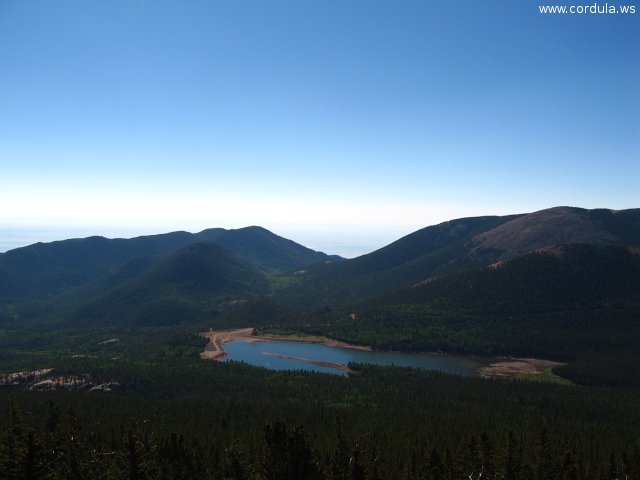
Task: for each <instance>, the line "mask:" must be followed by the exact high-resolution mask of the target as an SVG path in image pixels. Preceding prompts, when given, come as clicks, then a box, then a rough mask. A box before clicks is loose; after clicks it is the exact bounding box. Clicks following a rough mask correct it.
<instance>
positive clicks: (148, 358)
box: [0, 208, 640, 480]
mask: <svg viewBox="0 0 640 480" xmlns="http://www.w3.org/2000/svg"><path fill="white" fill-rule="evenodd" d="M563 215H564V216H565V217H563ZM639 216H640V211H638V210H629V211H623V212H611V211H605V210H593V211H587V210H580V209H569V208H559V209H553V211H550V212H538V213H537V214H532V215H516V216H511V217H480V218H471V219H460V220H454V221H451V222H446V223H444V224H441V225H437V226H434V227H428V228H426V229H423V230H420V231H418V232H416V233H414V234H412V235H408V236H407V237H405V238H403V239H400V240H398V241H397V242H395V243H393V244H391V245H389V246H388V247H385V248H383V249H381V250H379V251H377V252H373V253H371V254H369V255H365V256H363V257H360V258H357V259H354V260H347V261H338V260H340V259H336V258H330V257H327V256H326V255H324V254H320V253H318V252H313V251H310V250H308V249H305V248H304V247H301V246H299V245H297V244H294V243H293V242H290V241H288V240H285V239H282V238H280V237H277V236H275V235H273V234H270V233H269V232H267V231H266V230H264V229H261V228H259V227H249V228H247V229H240V230H235V231H226V230H222V229H213V230H206V231H204V232H201V233H200V234H196V235H192V234H188V233H185V232H176V233H172V234H167V235H159V236H155V237H140V238H138V239H131V240H106V239H103V238H98V237H93V238H89V239H80V240H69V241H65V242H54V243H51V244H38V245H34V246H31V247H26V248H24V249H18V250H15V251H12V252H8V253H5V254H2V255H0V328H1V329H0V373H1V374H2V375H0V380H2V383H3V384H6V383H12V382H17V383H18V384H17V385H14V386H8V385H2V386H0V406H2V405H5V407H4V408H0V478H12V479H13V478H34V479H35V478H50V479H63V478H64V479H66V478H73V479H75V478H87V479H91V478H172V479H178V478H197V479H206V478H215V479H254V480H255V479H257V480H262V479H276V478H277V479H288V478H290V479H332V480H333V479H342V480H344V479H350V480H354V479H365V478H369V479H376V478H377V479H398V478H402V479H411V480H436V479H451V480H453V479H456V480H458V479H460V478H472V479H473V480H477V479H478V478H482V479H485V478H505V479H510V480H529V479H532V478H535V479H541V480H546V479H548V480H556V479H557V480H568V479H597V480H612V479H617V478H629V479H638V478H640V437H639V436H638V432H639V431H640V403H638V401H637V399H638V398H639V394H640V374H639V373H638V371H637V364H638V363H640V340H639V339H640V321H639V320H640V318H639V317H638V312H639V311H640V290H638V287H637V286H638V285H640V256H639V255H638V254H637V252H638V249H637V245H639V244H640V221H639V220H640V219H639V218H638V217H639ZM522 225H526V226H527V227H531V229H530V230H529V229H523V228H520V227H522ZM559 225H560V226H567V225H569V226H572V227H571V228H575V229H576V230H575V231H574V230H563V229H562V228H560V227H559ZM569 237H576V238H580V239H585V240H584V241H585V242H586V244H584V245H576V244H572V245H564V246H562V245H557V244H555V243H554V244H549V243H545V241H548V239H558V238H569ZM211 242H213V243H211ZM629 245H631V246H633V245H636V247H634V248H631V247H629ZM521 246H526V248H527V249H529V250H527V252H530V249H541V250H537V251H534V252H530V253H526V252H521V251H519V250H518V248H520V247H521ZM508 253H513V255H514V256H513V258H510V259H508V260H506V261H505V259H506V257H507V256H508V255H507V254H508ZM525 253H526V254H525ZM330 260H331V261H330ZM494 262H495V264H494ZM313 263H315V265H311V264H313ZM490 264H493V265H491V266H490ZM296 270H304V272H300V271H298V272H296V273H293V272H294V271H296ZM246 326H252V327H256V328H257V329H259V331H260V332H267V333H271V334H275V335H285V336H289V337H292V336H294V335H299V334H302V335H307V336H316V335H317V336H327V337H331V338H336V339H338V340H343V341H347V342H350V343H361V344H368V345H372V346H374V347H375V348H378V349H393V350H404V351H413V350H415V351H437V350H443V351H451V352H460V353H470V354H487V355H497V354H501V355H512V356H538V357H543V358H548V359H558V360H562V361H563V362H564V363H563V365H561V366H558V367H556V368H554V369H553V370H552V371H551V370H549V371H546V372H544V373H542V374H540V375H535V376H523V378H522V380H523V381H499V380H484V379H480V378H460V377H456V376H450V375H444V374H440V373H435V372H425V371H417V370H411V369H399V368H382V367H371V366H363V365H351V367H352V368H353V369H354V370H355V371H356V372H355V373H354V374H353V375H350V376H349V377H347V378H344V377H340V376H332V375H321V374H315V373H308V372H307V373H305V372H275V371H268V370H263V369H259V368H253V367H249V366H247V365H243V364H237V363H234V362H230V363H224V364H220V363H215V362H210V361H203V360H200V359H199V353H200V352H201V351H202V349H203V348H204V345H205V339H203V338H201V337H199V336H197V335H196V334H197V332H200V331H204V330H207V329H208V328H209V327H213V328H232V327H246ZM49 368H52V369H54V370H53V372H49V373H39V374H38V375H40V376H37V375H36V374H34V373H25V374H24V375H22V376H20V377H19V378H18V376H8V375H7V374H10V373H16V372H34V371H36V370H39V371H41V372H42V370H43V369H49ZM42 375H50V376H51V377H47V378H48V380H45V381H44V382H42V381H41V380H42V378H45V377H42ZM560 377H562V378H560ZM16 378H18V379H17V380H16ZM567 380H570V381H571V382H572V383H573V385H571V386H567V385H566V384H565V383H566V382H567ZM47 381H49V383H47ZM20 382H22V384H20ZM55 382H58V383H64V384H65V385H66V387H65V388H64V389H62V390H56V391H39V389H41V388H44V387H46V386H47V385H51V384H52V383H55ZM92 386H94V387H95V388H94V389H93V390H92V391H91V390H90V388H91V387H92ZM28 389H33V391H27V390H28ZM109 390H113V391H109Z"/></svg>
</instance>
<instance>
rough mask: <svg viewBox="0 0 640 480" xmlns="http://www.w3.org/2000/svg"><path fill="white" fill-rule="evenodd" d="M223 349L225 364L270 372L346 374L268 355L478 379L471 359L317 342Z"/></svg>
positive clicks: (238, 345) (227, 345)
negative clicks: (425, 371) (240, 364)
mask: <svg viewBox="0 0 640 480" xmlns="http://www.w3.org/2000/svg"><path fill="white" fill-rule="evenodd" d="M224 349H225V350H226V351H227V352H228V355H227V357H225V361H235V362H245V363H248V364H250V365H257V366H259V367H264V368H269V369H272V370H309V371H313V372H322V373H333V374H338V375H346V374H347V373H346V372H344V371H342V370H339V369H336V368H332V367H326V366H324V365H315V364H313V363H309V362H304V361H300V360H291V359H285V358H278V357H274V356H272V355H268V354H267V353H275V354H278V355H285V356H287V357H298V358H306V359H309V360H317V361H323V362H331V363H340V364H343V365H347V364H349V363H370V364H374V365H395V366H399V367H414V368H421V369H424V370H439V371H442V372H446V373H455V374H458V375H464V376H468V377H471V376H477V372H476V368H477V367H478V366H479V363H478V362H477V361H475V360H474V359H472V358H469V357H461V356H455V355H429V354H425V353H397V352H374V351H364V350H354V349H350V348H337V347H330V346H328V345H322V344H317V343H298V342H245V341H242V340H235V341H233V342H229V343H225V344H224Z"/></svg>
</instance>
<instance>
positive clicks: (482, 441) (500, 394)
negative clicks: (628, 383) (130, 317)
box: [0, 327, 640, 480]
mask: <svg viewBox="0 0 640 480" xmlns="http://www.w3.org/2000/svg"><path fill="white" fill-rule="evenodd" d="M67 333H68V332H67ZM29 337H35V335H25V334H24V333H14V334H5V336H4V337H3V344H2V346H3V347H4V346H7V345H18V346H19V348H24V347H26V348H30V347H31V346H35V345H33V344H29V341H30V340H28V338H29ZM113 338H117V339H118V341H117V342H110V343H104V342H105V340H109V339H113ZM21 339H22V343H21ZM31 341H32V342H33V343H34V344H39V345H40V355H39V356H36V357H38V358H36V357H34V358H33V359H32V360H31V362H32V363H31V364H32V365H33V366H35V367H53V368H55V369H56V371H58V372H59V373H61V374H63V373H64V374H66V375H71V374H82V373H87V372H90V374H91V376H92V377H94V380H95V382H103V381H117V382H118V383H119V386H117V387H114V388H115V391H114V392H111V393H105V392H92V393H87V392H86V391H83V390H78V391H52V392H25V391H23V390H22V388H17V387H13V388H9V387H4V388H3V389H1V390H0V406H2V408H1V409H0V430H2V432H3V433H2V441H1V442H0V445H1V447H0V471H3V472H14V474H16V475H18V474H19V472H25V471H26V469H27V468H31V469H36V468H37V469H39V470H38V471H39V472H40V474H39V475H42V477H39V476H34V477H32V478H49V477H47V475H53V478H130V476H131V475H134V473H135V472H138V473H135V474H136V475H138V474H139V475H140V477H138V478H166V475H168V474H167V473H163V472H174V475H175V477H171V476H169V477H168V478H229V479H232V478H233V479H235V478H259V479H267V478H326V479H333V478H349V479H351V478H371V476H374V478H380V479H395V478H414V479H432V478H452V479H454V478H455V479H457V478H464V477H467V476H468V475H469V474H471V473H474V475H475V474H477V473H478V472H479V471H480V470H482V469H483V468H484V471H485V472H487V471H491V472H493V471H495V473H497V474H499V475H505V476H506V475H507V472H511V473H510V475H512V476H511V477H509V478H514V479H523V480H524V479H528V478H532V472H534V473H533V475H534V477H535V475H536V474H535V472H537V471H539V470H540V469H543V470H545V471H547V469H548V471H549V472H551V473H549V474H548V475H549V476H546V477H536V478H549V479H555V478H557V479H562V478H566V477H567V476H570V475H574V477H575V478H596V479H600V478H603V479H609V478H611V479H612V478H615V477H609V476H607V475H609V473H610V471H612V470H611V469H612V468H613V469H614V471H615V472H616V474H623V473H625V474H628V475H630V477H629V478H637V475H638V473H639V472H638V467H639V464H638V461H639V460H640V457H639V456H638V452H639V451H640V443H639V442H640V439H639V438H638V436H637V432H638V429H639V428H640V405H638V402H637V401H636V400H637V395H638V391H637V390H634V389H625V388H616V389H610V388H595V387H565V386H562V385H552V384H538V383H533V382H524V381H522V382H519V381H511V382H508V381H495V380H483V379H469V378H460V377H456V376H450V375H444V374H440V373H436V372H425V371H418V370H411V369H399V368H379V367H371V366H359V367H357V368H358V370H359V371H358V374H357V375H354V376H351V377H348V378H344V377H340V376H333V375H321V374H314V373H308V372H275V371H269V370H264V369H259V368H253V367H248V366H245V365H242V364H235V363H225V364H219V363H215V362H209V361H202V360H200V359H199V358H198V352H199V351H200V350H201V348H202V347H203V344H204V340H203V339H201V338H199V337H197V336H195V335H194V334H193V332H190V331H188V330H186V329H184V327H181V328H176V327H172V328H154V329H140V330H137V329H128V330H124V329H109V330H104V331H101V332H95V333H94V332H91V331H89V330H87V331H83V332H76V334H75V335H74V336H67V335H66V334H65V332H61V333H55V332H51V333H48V334H42V337H41V338H40V339H39V340H36V339H35V338H34V339H33V340H31ZM56 352H57V353H56ZM62 352H65V353H62ZM71 352H73V353H74V354H78V353H80V354H87V355H93V356H95V357H97V358H86V357H84V358H83V357H76V358H71V356H70V355H69V354H70V353H71ZM115 357H119V358H118V359H117V360H112V358H115ZM17 361H18V360H17V358H13V359H9V360H7V361H6V362H3V363H2V371H4V372H7V371H8V366H9V365H10V366H12V367H14V366H16V362H17ZM13 398H15V401H14V400H13ZM50 402H51V403H50ZM70 452H73V455H68V453H70ZM276 452H278V454H276ZM509 452H511V453H509ZM276 457H277V461H276ZM67 462H70V463H67ZM33 471H35V470H33ZM16 472H18V473H16ZM132 472H134V473H132ZM296 472H305V473H303V474H302V473H296ZM34 475H35V474H34ZM55 475H57V477H55ZM78 475H79V476H78ZM163 475H165V477H163ZM13 478H19V477H13ZM474 478H475V476H474Z"/></svg>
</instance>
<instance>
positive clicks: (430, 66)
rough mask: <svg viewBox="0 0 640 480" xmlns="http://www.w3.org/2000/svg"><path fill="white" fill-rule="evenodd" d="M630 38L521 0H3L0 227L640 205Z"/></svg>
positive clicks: (304, 230) (595, 19) (346, 236)
mask: <svg viewBox="0 0 640 480" xmlns="http://www.w3.org/2000/svg"><path fill="white" fill-rule="evenodd" d="M639 51H640V29H638V28H637V15H542V14H540V13H539V11H538V8H537V5H536V4H533V3H531V2H529V1H525V0H518V1H515V0H490V1H487V2H478V1H477V0H460V1H458V2H455V3H450V2H424V1H418V0H409V1H407V2H402V3H401V4H398V3H395V2H385V1H379V0H373V1H371V0H366V1H365V0H355V1H353V2H340V1H333V0H326V1H323V2H297V1H293V0H276V1H273V2H262V1H257V0H240V1H237V2H218V1H205V0H192V1H190V2H176V1H171V0H154V1H151V0H140V1H138V2H134V3H131V2H129V1H124V0H114V1H110V2H78V1H75V0H60V1H57V2H55V3H51V2H44V1H38V0H36V1H30V2H0V69H1V71H2V72H3V74H2V75H0V105H1V107H2V115H0V167H1V171H2V175H0V229H2V230H11V229H13V230H14V237H15V235H18V236H19V230H20V229H23V230H24V229H25V228H26V227H29V228H31V227H35V228H39V229H44V230H47V229H51V228H52V227H55V228H58V227H64V228H67V229H70V230H76V231H81V232H87V233H100V232H101V231H107V232H109V231H112V230H113V229H117V230H119V231H135V232H140V233H150V232H153V233H159V232H162V231H171V230H188V231H197V230H198V229H204V228H209V227H224V228H238V227H242V226H246V225H261V226H264V227H265V228H268V229H269V230H272V231H274V232H275V233H277V234H279V235H282V236H287V237H291V238H292V239H294V240H296V241H299V242H300V243H303V244H305V245H307V246H310V247H311V248H314V249H319V250H327V249H329V250H330V249H332V248H338V249H340V248H342V249H344V251H345V252H346V251H349V252H351V255H352V256H353V255H354V254H355V252H358V253H364V252H365V251H369V250H372V249H375V248H377V247H380V246H382V245H383V244H384V242H387V241H390V240H393V239H395V238H397V237H399V236H401V235H403V234H407V233H410V232H411V231H414V230H416V229H418V228H422V227H424V226H427V225H432V224H435V223H439V222H442V221H445V220H449V219H452V218H460V217H468V216H477V215H488V214H490V215H504V214H509V213H517V212H531V211H536V210H540V209H544V208H548V207H552V206H557V205H575V206H580V207H583V208H598V207H606V208H614V209H624V208H632V207H634V206H637V205H638V204H639V203H640V202H639V201H640V194H639V193H638V180H639V179H640V162H639V161H638V158H640V92H639V90H638V88H637V86H638V84H640V62H638V52H639ZM116 233H117V232H116ZM297 234H300V236H298V235H297ZM300 237H302V238H300ZM330 238H338V239H339V241H338V243H337V244H336V243H335V242H333V243H332V242H330V241H329V240H328V239H330ZM11 241H13V242H16V241H20V240H19V239H18V240H16V239H15V238H14V240H11V239H9V238H7V239H5V240H4V243H7V242H11ZM329 253H339V252H336V251H333V252H329Z"/></svg>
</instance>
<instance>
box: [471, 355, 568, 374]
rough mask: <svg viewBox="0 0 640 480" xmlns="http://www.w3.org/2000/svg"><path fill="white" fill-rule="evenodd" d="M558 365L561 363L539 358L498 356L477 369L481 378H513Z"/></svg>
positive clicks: (541, 371)
mask: <svg viewBox="0 0 640 480" xmlns="http://www.w3.org/2000/svg"><path fill="white" fill-rule="evenodd" d="M558 365H562V363H561V362H554V361H552V360H544V359H541V358H517V357H498V358H496V359H494V360H493V361H492V362H491V363H490V364H488V365H485V366H483V367H480V368H478V369H477V371H478V376H479V377H481V378H502V379H514V378H519V377H522V375H541V374H542V373H544V372H545V371H547V370H550V369H552V368H553V367H556V366H558Z"/></svg>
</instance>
